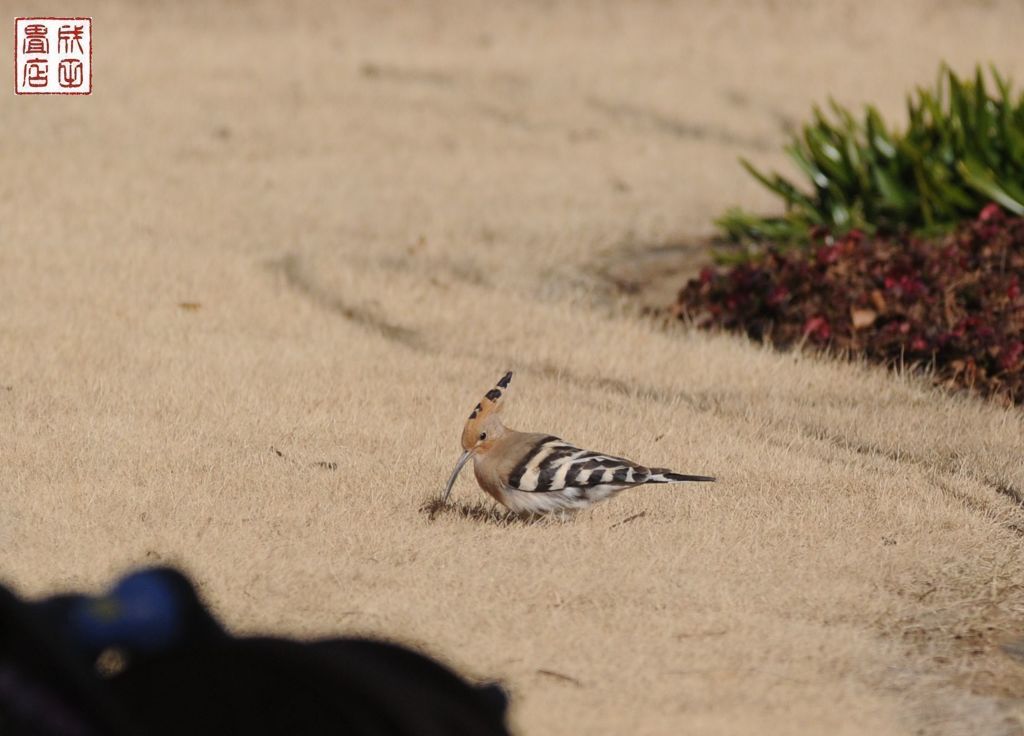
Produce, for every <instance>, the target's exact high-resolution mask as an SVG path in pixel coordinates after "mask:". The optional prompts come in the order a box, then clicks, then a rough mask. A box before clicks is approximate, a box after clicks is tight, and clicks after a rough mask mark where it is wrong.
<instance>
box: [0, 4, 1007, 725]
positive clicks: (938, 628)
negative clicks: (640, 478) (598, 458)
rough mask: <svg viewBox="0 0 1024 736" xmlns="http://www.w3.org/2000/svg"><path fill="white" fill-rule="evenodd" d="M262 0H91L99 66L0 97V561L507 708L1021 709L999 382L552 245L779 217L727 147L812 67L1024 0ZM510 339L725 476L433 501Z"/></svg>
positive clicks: (809, 715)
mask: <svg viewBox="0 0 1024 736" xmlns="http://www.w3.org/2000/svg"><path fill="white" fill-rule="evenodd" d="M256 7H257V12H256V15H255V17H254V18H253V19H249V20H246V19H245V18H244V17H243V16H242V14H241V8H242V6H241V5H238V4H230V3H222V4H216V5H214V4H212V3H198V2H196V3H188V4H182V6H174V7H173V8H169V9H163V6H160V8H161V9H158V6H157V5H152V4H141V5H139V4H128V3H123V4H122V3H114V2H106V3H104V2H98V3H94V4H90V6H89V7H88V8H85V7H84V6H82V7H80V8H77V10H78V11H79V12H90V13H92V15H94V17H95V18H96V21H95V23H96V44H97V46H96V81H95V89H96V92H95V94H94V95H93V96H92V97H91V98H87V99H69V100H55V99H27V98H15V97H14V96H13V95H10V94H7V95H0V112H2V116H3V120H4V131H3V134H4V137H3V144H4V164H5V167H4V168H5V174H6V175H5V176H4V177H3V178H2V179H0V223H2V226H0V298H2V301H0V448H2V454H3V468H2V471H0V494H2V495H0V498H2V502H3V513H2V514H0V540H2V547H3V550H4V554H3V561H2V568H0V574H2V576H3V577H4V578H5V579H6V580H7V581H9V582H10V583H13V584H15V585H16V586H17V587H18V588H19V589H20V590H22V591H24V592H26V593H30V594H38V593H43V592H46V591H50V590H54V589H58V588H65V587H68V586H86V587H89V586H94V585H98V584H100V583H101V582H103V581H106V580H108V579H109V578H110V577H111V576H112V575H114V574H115V573H117V572H119V571H121V570H123V569H124V568H126V567H128V566H132V565H138V564H143V563H150V562H157V561H161V562H177V563H180V564H182V565H184V566H185V567H186V568H187V569H189V570H190V571H191V572H192V573H194V575H195V576H196V578H197V579H198V580H199V581H200V583H201V585H202V590H203V593H204V594H205V595H206V596H207V597H208V599H209V600H210V601H211V602H212V603H213V605H214V606H215V607H216V610H217V612H218V613H219V614H220V615H222V616H223V617H224V618H225V619H226V620H227V622H229V624H230V625H232V626H233V627H235V628H236V629H237V630H240V631H267V630H269V631H274V632H282V633H287V634H294V635H303V636H307V635H326V634H339V633H340V634H344V633H355V632H368V633H372V634H376V635H383V636H390V637H395V638H397V639H399V640H401V641H404V642H408V643H412V644H414V645H418V646H420V647H422V648H424V649H425V650H427V651H428V652H430V653H432V654H434V655H436V656H439V657H442V658H444V659H445V660H447V661H449V662H452V663H454V664H455V665H457V666H458V667H460V668H462V669H463V670H465V671H467V672H469V673H471V674H474V675H480V676H499V677H501V678H504V679H505V680H506V681H507V682H508V683H509V685H510V687H511V688H512V691H513V694H514V698H515V700H514V703H515V705H514V711H513V716H514V722H515V724H516V727H517V729H518V731H519V732H520V733H523V734H530V735H531V736H533V735H536V734H566V733H595V734H597V733H634V734H676V733H701V734H736V733H758V734H762V733H767V734H818V733H842V734H846V733H849V734H867V733H870V734H872V736H883V735H885V734H912V733H913V734H916V733H942V734H960V733H963V734H976V733H989V734H999V733H1019V732H1020V730H1021V723H1022V719H1024V715H1022V714H1024V708H1022V705H1021V703H1022V699H1024V677H1022V672H1024V668H1022V667H1020V665H1018V664H1015V663H1014V662H1013V661H1012V660H1011V659H1010V658H1009V657H1007V656H1005V655H1004V654H1002V653H1001V651H1000V650H999V649H998V646H997V645H998V644H999V643H1000V642H1002V641H1004V640H1012V639H1013V638H1014V637H1019V636H1021V635H1022V634H1024V631H1022V629H1024V588H1022V581H1024V532H1022V529H1024V510H1022V508H1021V493H1022V492H1024V468H1022V463H1021V460H1020V451H1021V448H1022V446H1024V420H1022V415H1021V413H1020V411H1019V410H1017V411H1006V410H1001V409H998V408H995V407H992V406H987V405H984V404H981V403H978V402H972V401H965V400H961V399H956V398H949V397H945V396H943V395H941V394H938V393H936V392H933V391H931V390H928V389H927V388H926V387H924V386H923V385H922V384H920V383H918V382H915V381H912V380H905V379H900V378H893V377H891V376H888V375H886V374H884V373H883V372H881V371H878V370H870V369H866V368H863V367H859V366H854V365H839V364H833V363H830V362H828V361H823V360H814V359H812V358H810V357H799V356H793V355H779V354H773V353H771V352H767V351H763V350H760V349H758V348H756V347H753V346H751V345H748V344H745V343H742V342H739V341H737V340H734V339H727V338H719V337H708V336H701V335H692V334H686V333H683V332H681V331H673V332H664V331H661V330H659V329H658V328H656V327H655V326H653V325H650V324H647V323H644V322H642V321H638V320H636V319H634V318H631V317H629V316H628V314H627V312H628V310H622V309H620V308H619V307H618V306H617V305H616V304H615V303H614V299H611V298H609V297H608V296H607V294H606V293H605V292H604V291H602V290H601V289H600V284H599V283H598V282H597V281H595V279H594V278H593V277H591V276H588V275H587V274H590V273H593V272H594V264H595V263H596V262H598V261H600V259H601V258H604V257H609V258H611V257H617V254H619V253H621V251H622V249H628V248H637V247H639V246H642V245H644V244H648V243H658V242H662V241H665V240H669V239H671V238H674V237H677V236H679V235H681V234H686V233H690V232H695V231H701V230H704V229H705V228H706V227H707V223H708V221H709V218H710V216H711V215H713V214H715V213H717V212H719V211H720V210H721V209H722V208H724V207H725V206H727V205H729V204H733V203H736V202H738V201H743V202H744V203H746V204H747V205H748V206H752V207H756V206H758V205H759V204H765V205H767V204H769V203H768V202H767V201H766V200H764V199H762V197H764V196H765V195H763V194H762V193H760V192H758V191H757V189H756V186H755V185H754V184H752V183H750V182H749V181H748V177H746V176H745V175H744V174H743V172H742V170H741V169H740V168H739V167H738V166H737V165H735V156H736V155H737V154H738V153H748V154H749V153H750V152H751V149H756V152H757V153H758V155H759V156H763V157H764V158H765V159H768V160H773V159H772V157H773V156H775V154H774V153H773V151H774V148H775V146H776V144H777V143H778V142H779V141H780V140H781V138H782V136H781V133H780V128H779V126H780V120H785V119H792V118H794V117H796V116H799V115H801V114H803V112H804V111H805V110H806V109H807V108H808V106H809V103H810V102H811V101H812V100H815V99H822V98H824V96H825V95H826V94H827V93H828V92H830V91H834V92H837V93H838V94H839V95H840V97H841V98H842V99H843V101H844V102H848V103H856V102H857V101H858V100H863V99H865V98H867V97H871V98H873V99H877V100H879V101H880V102H881V103H882V106H883V108H885V109H886V111H887V112H892V111H894V110H897V109H898V107H899V105H900V101H901V97H902V93H903V91H904V90H905V89H906V88H908V87H909V86H910V85H911V84H913V83H916V82H919V81H922V80H926V79H929V78H930V75H931V73H932V71H933V70H934V69H935V68H936V64H937V61H938V58H939V57H938V56H937V54H939V53H941V54H942V56H944V57H945V58H947V59H949V60H950V61H951V62H952V63H953V64H954V65H955V66H956V65H961V66H962V65H965V64H973V63H974V62H975V61H976V60H977V59H979V58H980V59H992V60H993V61H995V62H996V63H997V64H998V65H999V66H1000V67H1001V68H1003V69H1007V70H1008V71H1010V72H1013V73H1015V74H1016V76H1017V77H1018V78H1020V77H1024V67H1022V66H1021V62H1020V56H1019V45H1018V44H1019V34H1018V29H1019V28H1020V27H1021V24H1022V22H1024V13H1022V11H1021V9H1020V8H1019V6H1013V5H1011V4H1009V3H1006V4H1000V3H975V4H970V5H965V6H960V5H954V4H952V3H936V2H925V0H915V1H914V2H909V3H902V4H894V3H878V4H875V5H870V6H864V5H863V4H862V3H852V2H851V3H844V4H841V5H840V4H836V5H829V6H827V7H821V6H820V5H813V4H810V3H807V4H804V3H801V4H800V5H799V6H796V5H787V6H785V7H782V6H781V5H780V4H777V5H776V7H775V8H774V10H771V9H769V7H768V6H765V7H761V6H755V5H752V4H742V3H725V4H721V5H717V6H715V7H714V8H711V7H710V6H708V7H706V8H704V9H702V10H696V9H688V8H687V7H684V6H678V7H677V6H673V5H670V4H661V3H644V4H635V5H631V6H630V10H628V11H627V10H626V9H624V7H619V6H616V5H613V4H609V5H607V6H605V5H601V6H590V7H589V9H587V8H584V7H582V6H574V5H563V4H555V5H538V6H536V7H523V8H521V9H519V10H497V9H492V10H487V11H484V10H480V9H479V8H478V9H476V10H474V11H472V12H470V10H469V9H467V8H466V7H462V6H457V5H455V4H452V5H446V6H445V8H444V9H443V10H442V11H438V12H436V13H435V12H431V11H428V10H427V9H426V6H406V5H401V6H398V5H395V6H386V7H383V6H382V7H380V8H379V9H378V6H377V4H376V3H369V2H368V3H365V4H363V5H362V6H360V7H358V8H352V9H350V10H349V11H347V12H346V13H345V14H341V13H337V12H335V11H330V10H329V9H328V7H327V6H326V4H325V5H324V6H319V5H316V6H314V5H308V6H305V8H306V11H307V12H302V11H297V12H295V13H293V14H292V15H291V16H290V17H286V16H285V15H284V13H283V11H280V10H278V9H276V6H274V5H272V4H269V3H265V4H261V5H258V6H256ZM51 10H52V9H51ZM31 11H32V8H28V9H26V12H29V13H30V12H31ZM63 11H64V9H63V8H62V11H61V12H63ZM312 11H315V13H314V12H312ZM69 12H70V9H69ZM317 14H319V15H317ZM157 21H160V22H157ZM837 23H838V31H839V32H838V33H837ZM965 29H969V31H970V32H966V31H965ZM0 39H3V40H2V41H0V58H10V54H9V51H10V49H9V47H8V46H7V44H9V43H10V40H9V38H8V34H0ZM140 39H141V40H140ZM186 39H187V41H186ZM183 43H187V44H188V45H187V46H186V47H183V46H181V44H183ZM307 43H308V44H311V45H309V46H306V45H304V44H307ZM79 171H84V172H87V180H88V185H87V186H85V187H77V186H74V185H73V184H72V182H71V175H72V174H73V173H74V172H79ZM50 208H57V210H56V211H57V214H49V213H50V212H51V209H50ZM183 304H184V305H187V306H182V305H183ZM507 368H514V369H516V371H517V375H516V379H515V383H514V384H513V389H514V392H515V395H514V396H513V397H512V399H511V404H510V408H509V410H508V421H509V422H510V423H511V424H512V425H513V426H516V427H518V428H521V429H534V430H545V431H553V432H556V433H558V434H561V435H562V436H564V437H566V438H567V439H570V440H573V441H576V442H579V443H583V444H586V445H590V446H594V447H596V448H600V449H605V450H608V451H614V452H617V453H622V454H626V455H630V456H634V457H636V458H637V459H639V460H642V461H644V462H649V463H653V464H658V465H670V466H673V467H677V468H679V469H680V470H683V471H687V472H697V473H704V472H707V473H712V474H715V475H718V476H719V478H720V481H719V483H718V484H716V485H715V486H714V487H710V488H705V487H699V488H651V489H642V490H637V491H634V492H631V493H629V494H627V495H624V496H622V497H620V499H618V500H616V501H614V502H611V503H608V504H605V505H603V506H600V507H598V508H596V509H594V510H593V511H590V512H587V513H584V514H581V515H579V516H578V517H576V518H574V519H572V520H568V521H559V520H546V521H541V522H539V523H527V522H523V521H519V520H514V519H509V518H507V517H505V516H503V515H500V514H494V513H492V510H491V508H490V507H489V506H488V505H486V504H483V503H482V501H483V497H482V494H481V493H480V492H479V491H478V490H477V489H476V488H475V486H474V485H473V483H472V481H471V474H468V473H467V474H465V476H464V477H463V478H462V479H461V480H460V482H459V484H458V485H457V486H456V490H455V495H454V499H455V502H456V506H455V507H454V508H453V509H451V510H440V511H437V513H434V514H433V515H432V514H431V513H430V512H429V508H428V509H425V510H423V507H424V506H428V505H429V503H430V501H431V499H432V498H433V497H434V496H435V495H436V494H437V493H438V492H439V490H440V487H441V484H443V482H444V479H445V478H446V477H447V473H448V472H449V470H450V469H451V465H452V463H453V462H454V460H455V458H456V456H457V453H458V435H459V431H460V429H461V425H462V421H463V420H464V418H465V416H466V414H467V413H468V411H469V410H470V408H471V407H472V406H473V404H474V403H475V402H476V401H477V400H478V398H479V394H481V393H482V392H483V391H485V390H486V389H487V388H488V387H489V386H490V385H491V384H492V383H493V382H494V380H495V379H496V378H497V377H498V376H500V375H501V372H502V371H503V370H505V369H507ZM272 448H273V449H272Z"/></svg>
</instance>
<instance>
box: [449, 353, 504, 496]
mask: <svg viewBox="0 0 1024 736" xmlns="http://www.w3.org/2000/svg"><path fill="white" fill-rule="evenodd" d="M511 382H512V371H509V372H508V373H506V374H505V375H504V376H502V377H501V379H500V380H499V381H498V383H497V384H496V385H495V386H494V388H492V389H491V390H490V391H488V392H487V393H486V394H484V397H483V398H482V399H480V403H479V404H477V405H476V406H475V407H473V411H472V413H470V415H469V419H468V420H466V426H465V427H463V428H462V450H463V452H462V457H460V458H459V461H458V463H456V465H455V470H453V471H452V475H451V477H450V478H449V479H448V485H447V487H446V488H445V491H444V501H445V502H447V501H448V495H449V494H450V493H451V492H452V485H454V483H455V478H456V477H458V475H459V471H460V470H462V466H463V465H465V464H466V462H467V461H468V460H469V458H470V457H472V456H473V455H478V456H479V455H482V454H483V453H486V452H487V451H488V450H489V449H491V447H492V446H493V445H494V442H495V441H496V440H497V439H498V438H499V437H501V436H502V435H503V434H504V433H505V425H504V424H502V423H501V419H500V418H498V412H499V411H501V409H502V406H504V403H505V396H506V395H507V393H508V385H509V383H511Z"/></svg>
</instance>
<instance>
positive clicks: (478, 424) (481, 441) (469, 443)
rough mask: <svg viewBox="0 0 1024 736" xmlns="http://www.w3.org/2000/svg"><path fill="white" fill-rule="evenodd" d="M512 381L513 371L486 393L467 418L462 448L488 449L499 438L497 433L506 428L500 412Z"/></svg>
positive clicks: (463, 429) (463, 430) (463, 431)
mask: <svg viewBox="0 0 1024 736" xmlns="http://www.w3.org/2000/svg"><path fill="white" fill-rule="evenodd" d="M511 382H512V371H509V372H508V373H506V374H505V375H504V376H502V377H501V380H499V381H498V383H497V384H496V385H495V386H494V388H492V389H491V390H490V391H488V392H487V393H486V394H484V397H483V398H482V399H480V403H478V404H477V405H476V406H475V407H473V411H472V413H471V414H470V415H469V419H468V420H466V426H465V427H463V428H462V449H463V450H473V449H486V448H487V447H488V446H490V444H492V443H493V442H494V440H496V439H497V434H498V432H499V431H500V430H502V429H504V426H503V425H502V423H501V420H500V419H499V418H498V412H500V411H501V409H502V407H503V406H504V403H505V396H506V394H507V393H508V386H509V383H511Z"/></svg>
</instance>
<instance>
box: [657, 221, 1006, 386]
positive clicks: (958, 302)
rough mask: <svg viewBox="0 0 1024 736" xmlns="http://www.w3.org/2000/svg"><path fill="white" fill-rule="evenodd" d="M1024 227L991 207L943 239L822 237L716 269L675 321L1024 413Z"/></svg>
mask: <svg viewBox="0 0 1024 736" xmlns="http://www.w3.org/2000/svg"><path fill="white" fill-rule="evenodd" d="M1022 292H1024V218H1017V217H1008V216H1006V214H1005V213H1004V212H1003V211H1002V210H1000V209H999V207H998V206H997V205H994V204H992V205H989V206H987V207H985V209H984V210H982V212H981V214H980V215H979V216H978V218H977V219H975V220H973V221H970V222H967V223H964V224H963V225H961V226H960V227H959V228H958V229H957V230H955V231H954V232H953V233H951V234H949V235H946V236H942V237H940V238H938V239H923V238H921V237H917V236H912V235H906V236H900V237H868V236H865V235H864V234H863V233H861V232H859V231H856V230H854V231H851V232H849V233H846V234H844V235H842V236H838V237H835V238H833V237H832V236H830V235H829V234H828V233H827V232H824V231H818V232H815V233H814V234H813V237H812V244H811V247H810V248H809V249H808V250H787V251H785V252H783V251H780V250H778V249H775V248H768V249H767V251H766V252H765V254H764V256H763V257H761V258H759V259H757V260H753V261H750V262H747V263H742V264H739V265H735V266H731V267H708V268H705V269H704V270H703V271H701V273H700V276H699V277H698V278H696V279H693V280H691V281H690V282H689V283H687V284H686V286H685V287H684V288H683V289H682V291H681V292H680V293H679V297H678V300H677V302H676V304H675V305H674V307H673V313H674V314H675V315H677V316H678V317H679V318H681V319H686V320H691V321H693V322H694V323H695V324H697V325H698V326H700V327H705V328H719V329H725V330H729V331H734V332H742V333H744V334H746V335H748V336H749V337H751V338H753V339H755V340H761V341H770V342H771V343H772V344H774V345H776V346H779V347H790V346H797V345H804V344H809V345H814V346H818V347H822V348H828V349H830V350H832V351H835V352H839V353H846V354H849V355H863V356H866V357H867V358H868V359H870V360H873V361H877V362H881V363H884V364H886V365H906V366H917V367H921V368H926V367H931V368H933V370H934V374H933V375H934V376H935V380H936V382H937V383H941V384H944V385H946V386H949V387H964V388H967V389H970V390H975V391H978V392H980V393H982V394H983V395H986V396H993V397H998V398H1001V399H1003V400H1005V401H1007V402H1013V403H1016V404H1024V295H1022Z"/></svg>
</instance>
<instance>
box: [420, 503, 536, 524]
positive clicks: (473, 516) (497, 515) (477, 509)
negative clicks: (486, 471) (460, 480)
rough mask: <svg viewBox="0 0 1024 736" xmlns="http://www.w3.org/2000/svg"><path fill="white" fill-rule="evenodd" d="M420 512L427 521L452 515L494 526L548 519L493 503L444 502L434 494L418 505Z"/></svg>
mask: <svg viewBox="0 0 1024 736" xmlns="http://www.w3.org/2000/svg"><path fill="white" fill-rule="evenodd" d="M420 513H422V514H426V515H427V521H436V520H437V518H438V517H440V516H452V517H455V518H459V519H470V520H472V521H479V522H481V523H484V524H494V525H495V526H513V525H529V524H539V523H542V522H546V521H550V519H549V518H548V517H544V516H539V515H537V514H517V513H516V512H514V511H506V510H505V509H502V508H500V507H499V506H497V505H495V504H486V503H483V502H481V501H477V502H476V503H465V502H463V503H445V502H444V501H442V500H441V498H440V497H438V496H435V497H433V498H431V499H429V500H427V501H426V502H425V503H424V504H423V505H422V506H420Z"/></svg>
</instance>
